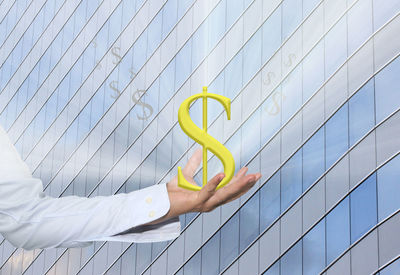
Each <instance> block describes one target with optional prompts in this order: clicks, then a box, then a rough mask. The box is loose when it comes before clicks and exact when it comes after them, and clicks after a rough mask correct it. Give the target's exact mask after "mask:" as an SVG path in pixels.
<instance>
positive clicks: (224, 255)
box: [220, 212, 239, 271]
mask: <svg viewBox="0 0 400 275" xmlns="http://www.w3.org/2000/svg"><path fill="white" fill-rule="evenodd" d="M238 254H239V212H237V213H236V214H235V215H234V216H233V217H232V218H231V219H230V220H229V221H228V222H227V223H226V224H225V225H224V226H223V227H222V229H221V254H220V263H221V264H220V271H222V269H224V268H225V267H226V266H227V265H228V264H230V263H231V262H232V261H233V259H234V258H235V257H237V256H238Z"/></svg>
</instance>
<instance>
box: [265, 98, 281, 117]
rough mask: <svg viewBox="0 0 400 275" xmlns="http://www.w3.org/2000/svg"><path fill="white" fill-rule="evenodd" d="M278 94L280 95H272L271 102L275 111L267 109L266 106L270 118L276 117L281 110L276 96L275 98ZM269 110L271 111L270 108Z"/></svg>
mask: <svg viewBox="0 0 400 275" xmlns="http://www.w3.org/2000/svg"><path fill="white" fill-rule="evenodd" d="M278 94H280V93H274V94H273V95H272V101H273V102H274V106H275V111H273V110H270V108H268V106H267V108H266V111H267V113H268V114H270V115H272V116H274V115H277V114H278V113H279V111H280V110H281V108H280V106H279V102H278V99H277V98H276V96H277V95H278ZM271 109H272V108H271Z"/></svg>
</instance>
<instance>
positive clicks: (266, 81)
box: [263, 72, 275, 86]
mask: <svg viewBox="0 0 400 275" xmlns="http://www.w3.org/2000/svg"><path fill="white" fill-rule="evenodd" d="M273 77H275V73H274V72H268V73H267V78H266V79H264V81H263V82H264V84H265V85H267V86H268V85H270V84H271V82H272V78H273Z"/></svg>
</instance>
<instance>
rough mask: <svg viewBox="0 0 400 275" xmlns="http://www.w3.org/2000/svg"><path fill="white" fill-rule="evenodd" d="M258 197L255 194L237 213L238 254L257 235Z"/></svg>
mask: <svg viewBox="0 0 400 275" xmlns="http://www.w3.org/2000/svg"><path fill="white" fill-rule="evenodd" d="M259 209H260V196H259V193H258V192H257V193H256V194H255V195H254V196H253V197H252V198H251V199H250V200H249V201H248V202H247V203H246V204H245V205H244V206H243V207H242V208H241V209H240V211H239V217H240V236H239V238H240V239H239V240H240V251H239V253H240V252H242V251H243V250H244V249H245V248H246V247H247V246H248V245H249V244H250V243H251V242H252V241H254V239H255V238H256V237H257V236H258V235H259V222H260V220H259Z"/></svg>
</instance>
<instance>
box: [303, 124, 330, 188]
mask: <svg viewBox="0 0 400 275" xmlns="http://www.w3.org/2000/svg"><path fill="white" fill-rule="evenodd" d="M324 171H325V136H324V128H321V129H319V130H318V132H317V133H315V135H314V136H312V137H311V139H310V140H309V141H307V143H306V144H304V146H303V191H304V190H306V189H307V188H308V187H309V186H310V185H311V184H312V183H314V182H315V181H316V180H317V179H318V177H320V176H321V175H322V174H323V173H324Z"/></svg>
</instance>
